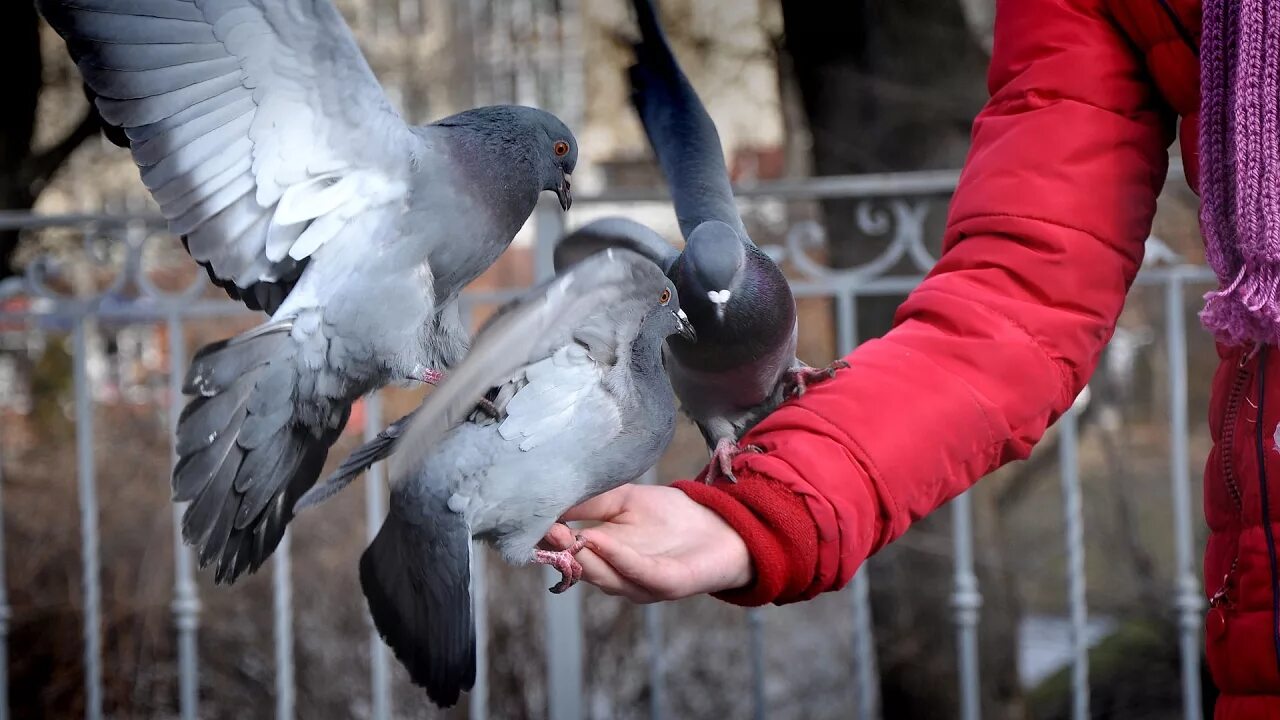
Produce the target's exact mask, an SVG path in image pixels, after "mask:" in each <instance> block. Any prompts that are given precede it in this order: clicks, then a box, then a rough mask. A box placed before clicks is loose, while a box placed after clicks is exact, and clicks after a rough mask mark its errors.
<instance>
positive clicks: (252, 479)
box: [37, 0, 578, 584]
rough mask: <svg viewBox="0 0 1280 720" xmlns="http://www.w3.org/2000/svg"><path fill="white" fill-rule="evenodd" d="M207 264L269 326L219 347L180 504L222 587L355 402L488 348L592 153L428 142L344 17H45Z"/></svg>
mask: <svg viewBox="0 0 1280 720" xmlns="http://www.w3.org/2000/svg"><path fill="white" fill-rule="evenodd" d="M37 4H38V7H39V9H40V11H41V13H42V14H43V15H44V17H45V18H46V19H47V20H48V21H49V23H50V24H51V25H52V26H53V28H54V29H55V30H56V31H57V32H58V34H59V35H61V36H62V37H63V38H64V39H65V40H66V41H67V48H68V50H69V52H70V54H71V56H72V58H73V59H74V60H75V61H76V64H77V66H78V67H79V70H80V73H81V75H82V77H83V80H84V81H85V83H86V85H87V86H88V87H89V90H90V92H91V93H92V94H93V96H94V98H95V102H96V106H97V108H98V110H99V112H100V113H101V115H102V117H103V119H104V121H105V122H106V123H108V124H110V125H112V126H114V127H117V128H122V129H123V131H124V134H125V135H126V136H127V140H128V145H129V149H130V151H131V153H132V156H133V160H134V161H135V163H136V164H137V165H138V167H139V168H140V170H141V175H142V181H143V183H144V184H145V185H146V187H147V188H148V190H149V191H150V192H151V194H152V196H153V197H154V198H155V200H156V202H157V203H158V204H159V206H160V209H161V211H162V212H163V214H164V216H165V217H166V218H167V220H168V223H169V228H170V230H171V231H172V232H173V233H175V234H176V235H179V236H180V237H181V238H182V240H183V243H184V245H185V247H186V248H187V251H188V252H189V253H190V255H191V257H192V258H193V259H194V260H195V261H196V262H197V263H198V264H199V265H201V266H202V267H204V268H205V270H206V271H207V272H208V274H209V277H210V278H211V279H212V281H213V282H214V283H215V284H217V285H218V286H219V287H221V288H222V289H223V290H225V291H226V293H227V294H228V295H229V296H230V297H231V298H233V299H236V300H239V301H241V302H243V303H244V304H245V305H246V306H247V307H249V308H251V309H254V310H261V311H263V312H265V313H266V314H267V315H269V319H268V320H267V321H266V322H265V323H264V324H262V325H260V326H258V327H256V328H254V329H252V330H249V331H248V332H245V333H243V334H241V335H238V336H236V337H233V338H231V339H228V340H224V341H221V342H215V343H212V344H210V345H207V346H205V347H203V348H201V349H200V350H199V351H198V352H197V353H196V355H195V357H194V359H193V360H192V362H191V365H190V369H189V372H188V374H187V376H186V378H185V381H184V383H183V387H182V390H183V393H184V394H186V395H188V396H190V397H191V400H190V401H189V402H188V404H187V405H186V408H185V409H184V411H183V412H182V414H181V417H180V419H179V422H178V429H177V441H176V446H177V455H178V461H177V463H176V465H175V468H174V471H173V480H172V488H173V499H174V501H175V502H188V503H189V505H188V506H187V509H186V511H185V513H184V515H183V519H182V535H183V538H184V539H185V541H186V542H187V543H188V544H190V545H192V546H194V547H195V548H196V549H197V552H198V558H199V562H200V566H201V567H207V566H208V565H210V564H213V565H214V566H215V569H214V572H215V580H216V581H217V582H218V583H228V584H229V583H232V582H234V581H235V580H236V579H237V578H238V577H240V576H241V575H242V574H243V573H245V572H252V571H254V570H257V569H258V568H259V567H260V566H261V565H262V563H263V562H264V560H265V559H266V558H267V557H268V556H269V555H270V554H271V553H272V551H273V550H274V549H275V547H276V546H277V545H278V544H279V542H280V540H281V538H282V537H283V535H284V532H285V529H286V526H287V524H288V523H289V521H290V520H291V518H292V507H293V504H294V502H295V501H296V499H297V498H298V497H300V496H301V495H302V494H303V493H304V492H305V491H306V490H307V489H308V488H310V487H311V486H313V485H314V483H315V481H316V479H317V478H318V477H319V474H320V470H321V468H322V465H323V464H324V461H325V457H326V455H327V454H328V449H329V447H330V446H331V445H332V443H333V442H334V441H335V439H336V438H337V436H338V435H339V433H340V432H341V431H342V429H343V427H344V426H345V424H346V422H347V418H348V416H349V414H350V410H351V406H352V403H354V402H355V401H356V400H357V399H358V398H360V397H361V396H362V395H364V394H366V393H368V392H370V391H373V390H375V389H378V388H380V387H382V386H384V385H387V384H389V383H392V382H411V381H414V380H418V381H425V382H438V381H439V380H440V378H441V376H442V372H443V371H444V370H446V369H448V368H449V367H451V366H453V365H454V364H455V363H457V362H458V361H460V360H461V358H462V356H463V355H464V354H465V352H466V349H467V344H468V342H469V337H468V332H467V329H466V328H465V327H464V326H463V324H462V322H461V319H460V315H459V312H458V307H457V298H458V293H459V292H460V291H461V289H462V287H463V286H464V285H466V284H467V283H468V282H470V281H471V280H472V279H474V278H475V277H476V276H478V275H479V274H480V273H481V272H483V271H484V270H485V269H486V268H487V267H489V266H490V265H491V264H492V263H493V262H494V260H495V259H496V258H497V257H498V256H499V255H500V254H501V253H502V251H503V250H504V249H505V248H506V247H507V246H508V245H509V244H510V242H511V240H512V239H513V237H514V236H515V234H516V233H517V232H518V230H519V229H520V227H521V226H522V225H523V224H524V222H525V221H526V220H527V219H528V217H529V215H530V214H531V213H532V211H533V209H534V207H535V205H536V203H537V199H538V197H539V196H540V194H541V193H542V192H543V191H552V192H555V193H556V194H557V195H558V197H559V199H560V204H561V206H562V207H563V208H565V209H568V207H569V205H570V202H571V201H572V195H571V192H570V174H571V173H572V172H573V169H574V166H575V164H576V162H577V155H578V153H577V142H576V140H575V139H574V137H573V134H572V133H571V132H570V131H569V129H568V128H567V127H565V125H564V123H563V122H561V121H560V120H559V119H557V118H556V117H555V116H554V115H552V114H550V113H547V112H544V111H542V110H537V109H533V108H527V107H514V106H498V107H484V108H476V109H471V110H467V111H464V112H461V113H458V114H456V115H453V116H450V117H447V118H444V119H442V120H438V121H436V122H434V123H432V124H429V125H425V126H417V127H414V126H410V125H408V124H406V122H405V121H404V120H403V119H402V118H401V117H400V115H399V114H398V113H397V112H396V111H395V110H394V109H393V108H392V106H391V104H390V102H389V101H388V99H387V97H386V96H385V94H384V93H383V91H382V88H381V87H380V86H379V84H378V82H377V80H376V78H375V77H374V75H373V73H372V71H371V70H370V68H369V66H368V64H367V63H366V62H365V59H364V57H363V55H361V53H360V50H359V48H358V46H357V45H356V42H355V38H354V37H353V36H352V34H351V31H350V29H349V28H348V27H347V25H346V23H345V22H344V21H343V19H342V16H341V15H340V14H339V12H338V10H337V9H336V8H335V7H334V5H333V4H332V2H331V1H330V0H38V3H37Z"/></svg>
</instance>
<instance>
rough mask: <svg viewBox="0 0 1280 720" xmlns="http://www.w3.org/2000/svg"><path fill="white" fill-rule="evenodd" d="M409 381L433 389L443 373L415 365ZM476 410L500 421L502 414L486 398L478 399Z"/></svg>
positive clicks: (442, 376) (441, 378) (442, 377)
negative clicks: (423, 384)
mask: <svg viewBox="0 0 1280 720" xmlns="http://www.w3.org/2000/svg"><path fill="white" fill-rule="evenodd" d="M409 379H410V380H416V381H418V382H420V383H426V384H427V385H430V386H432V387H435V386H436V385H439V384H440V383H441V382H442V381H443V380H444V373H442V372H440V371H439V370H434V369H432V368H429V367H425V366H423V365H417V366H415V367H414V368H413V372H411V373H409ZM476 408H477V409H478V410H480V411H481V412H483V413H484V414H485V415H488V416H489V417H491V418H493V419H494V420H501V419H502V414H501V413H500V412H498V406H497V405H494V404H493V403H492V402H490V401H489V399H488V398H480V402H477V403H476Z"/></svg>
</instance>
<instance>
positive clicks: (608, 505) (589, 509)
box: [560, 484, 631, 522]
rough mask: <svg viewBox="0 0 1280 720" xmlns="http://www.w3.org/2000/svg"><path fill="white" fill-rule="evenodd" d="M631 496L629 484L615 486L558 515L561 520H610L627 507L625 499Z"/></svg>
mask: <svg viewBox="0 0 1280 720" xmlns="http://www.w3.org/2000/svg"><path fill="white" fill-rule="evenodd" d="M630 497H631V485H630V484H627V485H623V486H621V487H616V488H614V489H612V490H610V491H609V492H606V493H601V494H600V495H597V496H595V497H593V498H590V499H588V500H585V501H583V502H581V503H579V504H578V505H575V506H574V507H571V508H569V509H568V510H566V511H565V513H564V515H562V516H560V521H561V522H570V521H573V520H598V521H605V520H611V519H613V518H615V517H617V516H618V515H621V514H622V513H623V512H624V511H625V510H626V509H627V500H628V499H629V498H630Z"/></svg>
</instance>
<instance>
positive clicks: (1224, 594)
mask: <svg viewBox="0 0 1280 720" xmlns="http://www.w3.org/2000/svg"><path fill="white" fill-rule="evenodd" d="M1239 565H1240V558H1239V557H1236V558H1235V559H1233V560H1232V561H1231V567H1230V569H1228V570H1227V574H1226V575H1223V576H1222V586H1221V587H1219V588H1218V591H1217V592H1215V593H1214V594H1213V597H1211V598H1209V607H1211V608H1217V607H1233V603H1232V602H1231V594H1230V591H1231V576H1233V575H1235V574H1236V568H1237V567H1239Z"/></svg>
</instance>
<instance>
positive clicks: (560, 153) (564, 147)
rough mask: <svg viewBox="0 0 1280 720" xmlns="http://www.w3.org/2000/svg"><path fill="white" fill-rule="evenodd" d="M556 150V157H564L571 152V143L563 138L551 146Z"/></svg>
mask: <svg viewBox="0 0 1280 720" xmlns="http://www.w3.org/2000/svg"><path fill="white" fill-rule="evenodd" d="M551 149H552V150H554V151H555V154H556V157H564V156H565V155H568V154H569V143H567V142H565V141H563V140H557V141H556V144H555V145H553V146H552V147H551Z"/></svg>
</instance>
